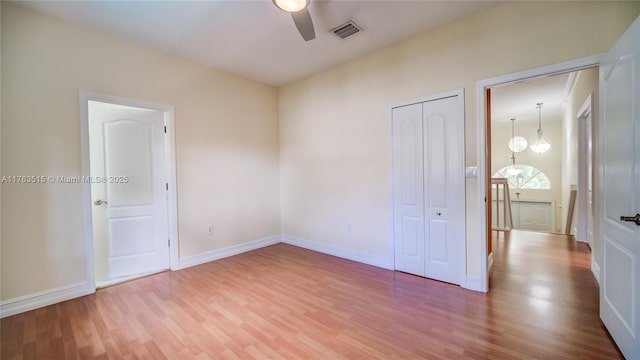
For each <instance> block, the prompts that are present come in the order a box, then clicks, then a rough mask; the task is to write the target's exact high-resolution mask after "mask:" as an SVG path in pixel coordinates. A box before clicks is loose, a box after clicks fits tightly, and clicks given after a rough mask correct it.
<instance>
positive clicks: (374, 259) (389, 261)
mask: <svg viewBox="0 0 640 360" xmlns="http://www.w3.org/2000/svg"><path fill="white" fill-rule="evenodd" d="M282 242H283V243H284V244H289V245H293V246H297V247H301V248H303V249H307V250H312V251H316V252H320V253H323V254H327V255H333V256H337V257H340V258H343V259H347V260H352V261H356V262H359V263H363V264H367V265H372V266H376V267H379V268H383V269H387V270H392V271H393V270H394V269H393V258H392V257H379V256H371V255H364V254H362V253H359V252H357V251H353V250H350V249H346V248H342V247H337V246H333V245H327V244H320V243H317V242H313V241H309V240H305V239H300V238H297V237H294V236H290V235H283V236H282Z"/></svg>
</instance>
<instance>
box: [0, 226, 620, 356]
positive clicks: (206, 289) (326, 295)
mask: <svg viewBox="0 0 640 360" xmlns="http://www.w3.org/2000/svg"><path fill="white" fill-rule="evenodd" d="M494 241H495V242H494V251H495V252H496V253H495V265H494V270H493V273H492V275H491V291H490V293H489V294H482V293H477V292H473V291H469V290H464V289H462V288H460V287H458V286H454V285H450V284H445V283H441V282H437V281H432V280H428V279H423V278H420V277H416V276H412V275H408V274H404V273H400V272H393V271H388V270H384V269H379V268H376V267H372V266H368V265H363V264H359V263H355V262H351V261H347V260H343V259H339V258H335V257H332V256H328V255H324V254H319V253H315V252H312V251H308V250H304V249H300V248H296V247H293V246H289V245H284V244H278V245H274V246H270V247H267V248H263V249H260V250H256V251H253V252H250V253H246V254H242V255H238V256H234V257H231V258H226V259H222V260H219V261H216V262H212V263H208V264H204V265H200V266H197V267H193V268H189V269H185V270H182V271H177V272H165V273H161V274H157V275H154V276H150V277H146V278H143V279H139V280H135V281H131V282H128V283H124V284H120V285H116V286H113V287H109V288H106V289H102V290H99V291H98V292H97V293H96V294H93V295H89V296H85V297H82V298H79V299H75V300H71V301H66V302H63V303H60V304H56V305H52V306H48V307H45V308H42V309H38V310H34V311H30V312H27V313H23V314H19V315H15V316H12V317H8V318H5V319H2V320H1V323H0V326H1V328H2V331H1V345H0V346H1V347H0V351H1V357H2V359H89V358H98V359H135V358H144V359H418V358H422V359H617V358H621V356H620V353H619V352H618V351H617V349H616V348H615V345H614V344H613V342H612V341H611V340H610V338H609V337H608V336H607V335H606V332H605V330H604V329H603V327H602V325H601V323H600V321H599V320H598V315H597V312H598V289H597V284H596V282H595V280H594V279H593V276H592V275H591V273H590V272H589V264H588V262H589V254H588V249H587V248H586V246H582V244H576V243H575V242H574V241H572V240H570V239H567V238H566V236H560V235H541V234H534V233H523V232H522V233H518V232H516V231H514V232H513V234H512V235H511V236H510V238H508V237H507V238H504V237H501V238H498V239H495V240H494Z"/></svg>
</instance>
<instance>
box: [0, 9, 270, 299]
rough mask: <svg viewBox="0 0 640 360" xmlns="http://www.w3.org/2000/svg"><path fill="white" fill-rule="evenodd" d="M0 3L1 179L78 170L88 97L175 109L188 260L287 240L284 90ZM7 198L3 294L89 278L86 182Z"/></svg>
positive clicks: (6, 191)
mask: <svg viewBox="0 0 640 360" xmlns="http://www.w3.org/2000/svg"><path fill="white" fill-rule="evenodd" d="M1 8H2V24H1V29H2V30H1V34H2V56H3V58H2V64H1V66H2V68H1V74H2V75H1V76H2V98H1V100H2V104H3V107H2V109H1V111H2V113H1V115H2V140H1V146H2V148H1V150H2V154H1V161H2V175H66V176H77V175H80V173H81V163H80V120H79V110H78V106H79V105H78V93H79V91H80V90H89V91H94V92H99V93H104V94H108V95H114V96H120V97H126V98H131V99H136V100H143V101H148V102H155V103H160V104H167V105H173V106H175V123H176V134H175V137H176V152H177V180H178V218H179V224H178V226H179V236H180V248H179V251H180V256H181V257H185V256H189V255H194V254H199V253H202V252H205V251H209V250H214V249H218V248H221V247H225V246H230V245H234V244H239V243H242V242H246V241H250V240H256V239H260V238H264V237H267V236H272V235H277V234H279V233H280V214H279V211H278V209H279V198H280V194H279V168H278V162H279V160H278V157H279V152H278V147H279V146H278V113H277V99H276V96H277V93H276V90H275V89H274V88H272V87H269V86H265V85H262V84H259V83H256V82H254V81H252V80H247V79H244V78H241V77H238V76H235V75H231V74H229V73H225V72H222V71H218V70H215V69H211V68H209V67H206V66H203V65H200V64H197V63H194V62H190V61H187V60H183V59H179V58H176V57H173V56H170V55H166V54H163V53H161V52H159V51H156V50H152V49H149V48H145V47H141V46H139V45H135V44H133V43H130V42H128V41H124V40H122V39H118V38H115V37H112V36H109V35H105V34H103V33H101V32H98V31H95V30H92V29H89V28H86V27H80V26H76V25H72V24H70V23H68V22H64V21H61V20H58V19H55V18H53V17H48V16H44V15H40V14H37V13H34V12H32V11H30V10H25V9H22V8H20V7H17V6H16V5H13V4H10V3H6V2H2V5H1ZM1 196H2V215H3V216H2V221H1V224H2V225H1V226H2V228H1V236H2V247H1V248H2V258H1V262H2V264H1V272H2V275H1V281H2V289H1V290H2V294H1V299H3V300H4V299H13V298H16V297H20V296H23V295H27V294H33V293H36V292H39V291H45V290H50V289H56V288H59V287H64V286H68V285H70V284H74V283H78V282H82V281H85V280H86V276H85V262H86V261H87V259H85V252H84V251H85V250H84V247H85V243H84V239H83V233H82V230H83V226H82V218H83V214H82V204H81V189H80V185H78V184H58V185H55V184H45V185H23V184H3V186H2V195H1ZM209 224H214V225H215V226H216V229H215V231H216V233H215V235H212V236H209V235H207V233H206V231H207V226H208V225H209Z"/></svg>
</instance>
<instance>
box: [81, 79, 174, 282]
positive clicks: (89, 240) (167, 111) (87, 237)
mask: <svg viewBox="0 0 640 360" xmlns="http://www.w3.org/2000/svg"><path fill="white" fill-rule="evenodd" d="M90 100H94V101H100V102H105V103H111V104H117V105H125V106H132V107H138V108H144V109H150V110H156V111H161V112H162V113H164V123H165V126H166V127H167V136H166V137H165V139H166V141H165V152H166V171H167V174H166V175H167V181H168V182H169V184H168V193H167V196H168V198H167V212H168V219H167V222H168V227H169V228H168V233H169V243H170V247H169V254H170V267H171V270H177V269H178V268H179V263H178V262H179V252H178V249H179V247H178V211H177V208H178V202H177V186H176V166H175V164H176V151H175V122H174V108H173V106H170V105H162V104H155V103H151V102H146V101H139V100H132V99H127V98H121V97H117V96H111V95H104V94H99V93H94V92H90V91H80V148H81V161H82V176H86V177H87V178H88V177H89V176H90V175H91V171H90V170H91V164H90V161H89V108H88V102H89V101H90ZM92 209H93V206H92V204H91V184H89V183H85V184H82V212H83V215H84V218H83V224H84V243H85V257H86V274H87V282H88V283H89V286H90V287H91V288H92V290H93V291H94V292H95V289H96V282H95V268H94V258H93V225H92V221H91V212H92Z"/></svg>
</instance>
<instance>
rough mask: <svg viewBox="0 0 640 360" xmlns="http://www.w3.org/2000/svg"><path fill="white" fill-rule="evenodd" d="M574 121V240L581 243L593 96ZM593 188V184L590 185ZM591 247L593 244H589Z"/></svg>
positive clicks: (588, 98) (585, 235)
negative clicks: (575, 180) (589, 120)
mask: <svg viewBox="0 0 640 360" xmlns="http://www.w3.org/2000/svg"><path fill="white" fill-rule="evenodd" d="M588 116H591V129H592V133H591V139H588V138H587V136H588V135H589V134H587V124H586V120H587V117H588ZM576 119H577V120H578V194H577V202H578V224H577V225H578V231H577V233H576V240H578V241H581V242H586V243H588V241H587V221H588V218H587V215H588V214H587V208H588V206H587V192H588V191H587V187H588V186H587V185H588V184H589V181H588V180H589V179H588V171H587V170H588V166H589V163H591V169H592V173H593V94H589V96H588V97H587V99H586V100H585V101H584V104H582V106H581V107H580V110H579V111H578V112H577V113H576ZM589 141H591V144H592V154H591V158H590V159H588V158H587V146H588V144H589ZM591 186H593V184H591ZM589 246H593V244H589Z"/></svg>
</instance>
